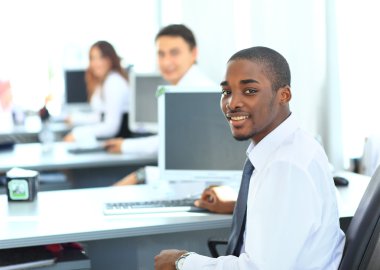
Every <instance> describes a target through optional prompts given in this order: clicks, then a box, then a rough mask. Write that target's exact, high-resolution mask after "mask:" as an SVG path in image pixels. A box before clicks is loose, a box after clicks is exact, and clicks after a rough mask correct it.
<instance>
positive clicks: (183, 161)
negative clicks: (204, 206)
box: [159, 87, 249, 182]
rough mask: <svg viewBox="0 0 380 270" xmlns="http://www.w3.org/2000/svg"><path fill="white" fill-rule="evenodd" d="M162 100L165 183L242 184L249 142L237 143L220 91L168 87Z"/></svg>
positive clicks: (161, 147) (161, 164)
mask: <svg viewBox="0 0 380 270" xmlns="http://www.w3.org/2000/svg"><path fill="white" fill-rule="evenodd" d="M165 88H166V91H165V94H164V95H163V96H162V97H160V98H159V128H160V129H159V136H160V145H159V167H160V173H162V176H163V178H164V179H166V180H169V181H176V180H179V181H181V180H200V181H202V180H204V181H217V182H218V181H220V182H225V181H227V182H228V181H230V180H240V178H241V171H242V169H243V166H244V161H245V159H246V150H247V148H248V145H249V141H243V142H241V141H236V140H235V139H234V138H233V137H232V135H231V131H230V127H229V125H228V123H227V120H226V119H225V117H224V115H223V113H222V112H221V109H220V105H219V102H220V97H221V91H220V89H219V88H216V89H215V88H214V89H204V88H203V89H202V88H199V89H195V88H192V89H189V88H187V89H186V88H181V87H165Z"/></svg>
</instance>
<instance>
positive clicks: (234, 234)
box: [226, 159, 254, 256]
mask: <svg viewBox="0 0 380 270" xmlns="http://www.w3.org/2000/svg"><path fill="white" fill-rule="evenodd" d="M253 170H254V167H253V165H252V163H251V162H250V161H249V159H247V160H246V161H245V165H244V169H243V176H242V179H241V183H240V189H239V195H238V199H237V202H236V205H235V209H234V215H233V217H232V230H231V235H230V238H229V239H228V245H227V250H226V255H235V256H239V255H240V250H241V247H242V245H243V234H244V230H245V222H246V215H247V198H248V189H249V181H250V179H251V175H252V172H253Z"/></svg>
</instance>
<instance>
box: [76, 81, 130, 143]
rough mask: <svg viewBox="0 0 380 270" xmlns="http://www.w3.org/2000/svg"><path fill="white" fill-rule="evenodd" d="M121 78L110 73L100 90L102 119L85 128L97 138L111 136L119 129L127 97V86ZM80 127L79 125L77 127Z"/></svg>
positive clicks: (125, 109)
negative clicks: (102, 104)
mask: <svg viewBox="0 0 380 270" xmlns="http://www.w3.org/2000/svg"><path fill="white" fill-rule="evenodd" d="M126 85H127V84H126V82H125V81H123V78H121V77H119V76H117V75H116V74H111V75H110V76H109V78H108V79H107V80H106V81H105V83H104V85H103V90H102V95H103V96H102V98H103V102H104V119H103V121H102V122H98V123H96V124H93V125H89V126H87V127H86V128H87V129H88V130H91V131H92V132H93V133H94V135H95V136H96V137H97V138H107V137H113V136H115V135H116V133H117V132H118V131H119V128H120V125H121V121H122V117H123V113H124V112H126V111H127V108H124V106H125V104H126V101H125V99H126V98H127V93H126V91H128V88H127V87H126ZM78 128H81V127H78Z"/></svg>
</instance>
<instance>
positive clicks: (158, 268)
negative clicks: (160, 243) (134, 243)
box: [154, 249, 187, 270]
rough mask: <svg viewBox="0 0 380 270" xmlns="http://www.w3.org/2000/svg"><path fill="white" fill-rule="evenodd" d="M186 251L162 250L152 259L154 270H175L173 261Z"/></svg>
mask: <svg viewBox="0 0 380 270" xmlns="http://www.w3.org/2000/svg"><path fill="white" fill-rule="evenodd" d="M186 252H187V251H186V250H178V249H167V250H162V251H161V252H160V254H158V255H156V256H155V257H154V269H155V270H175V269H176V268H175V261H176V260H177V259H178V258H179V257H180V256H181V255H182V254H185V253H186Z"/></svg>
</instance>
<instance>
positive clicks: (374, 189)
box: [207, 166, 380, 270]
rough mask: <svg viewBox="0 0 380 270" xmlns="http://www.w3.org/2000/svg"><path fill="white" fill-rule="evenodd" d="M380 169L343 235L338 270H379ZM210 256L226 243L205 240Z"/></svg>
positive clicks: (372, 179) (214, 255)
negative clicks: (344, 238)
mask: <svg viewBox="0 0 380 270" xmlns="http://www.w3.org/2000/svg"><path fill="white" fill-rule="evenodd" d="M379 236H380V166H378V167H377V169H376V171H375V173H374V174H373V176H372V178H371V181H370V183H369V184H368V187H367V189H366V191H365V193H364V195H363V197H362V199H361V201H360V203H359V206H358V208H357V209H356V212H355V215H354V216H353V218H352V219H351V222H350V224H349V226H348V229H347V231H346V244H345V247H344V251H343V257H342V261H341V263H340V266H339V270H378V269H380V256H379V254H380V241H379V240H380V239H379ZM207 244H208V247H209V250H210V253H211V256H212V257H214V258H216V257H218V256H219V253H218V250H217V246H219V245H225V244H227V241H226V240H216V239H209V240H208V242H207Z"/></svg>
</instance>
